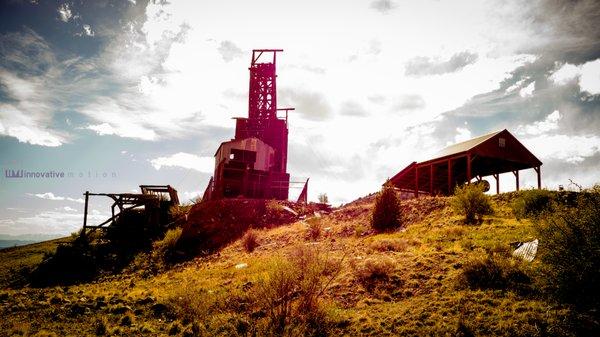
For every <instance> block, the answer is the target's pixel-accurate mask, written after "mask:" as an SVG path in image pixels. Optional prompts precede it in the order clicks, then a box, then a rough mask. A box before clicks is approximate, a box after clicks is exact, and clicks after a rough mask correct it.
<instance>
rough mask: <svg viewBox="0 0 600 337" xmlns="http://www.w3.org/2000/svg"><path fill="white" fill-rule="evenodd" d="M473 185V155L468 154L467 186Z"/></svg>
mask: <svg viewBox="0 0 600 337" xmlns="http://www.w3.org/2000/svg"><path fill="white" fill-rule="evenodd" d="M470 183H471V154H470V153H469V154H467V184H470Z"/></svg>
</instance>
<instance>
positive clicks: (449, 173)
mask: <svg viewBox="0 0 600 337" xmlns="http://www.w3.org/2000/svg"><path fill="white" fill-rule="evenodd" d="M448 194H452V159H448Z"/></svg>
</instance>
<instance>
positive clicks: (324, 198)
mask: <svg viewBox="0 0 600 337" xmlns="http://www.w3.org/2000/svg"><path fill="white" fill-rule="evenodd" d="M319 203H321V204H328V203H329V198H328V197H327V194H326V193H321V194H319Z"/></svg>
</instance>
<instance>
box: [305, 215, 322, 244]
mask: <svg viewBox="0 0 600 337" xmlns="http://www.w3.org/2000/svg"><path fill="white" fill-rule="evenodd" d="M306 222H307V223H308V233H307V235H306V238H307V239H308V240H312V241H317V240H318V239H319V237H320V236H321V233H322V232H323V225H322V221H321V218H317V217H313V218H310V219H308V220H306Z"/></svg>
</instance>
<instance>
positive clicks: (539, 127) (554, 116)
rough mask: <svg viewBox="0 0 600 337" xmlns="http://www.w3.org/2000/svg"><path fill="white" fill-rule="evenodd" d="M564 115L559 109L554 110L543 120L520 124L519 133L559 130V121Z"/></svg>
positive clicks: (531, 133)
mask: <svg viewBox="0 0 600 337" xmlns="http://www.w3.org/2000/svg"><path fill="white" fill-rule="evenodd" d="M561 118H562V115H561V114H560V112H559V111H558V110H554V112H552V113H551V114H549V115H548V116H547V117H546V119H544V120H543V121H538V122H535V123H533V124H530V125H519V127H518V128H517V134H520V135H541V134H543V133H547V132H549V131H553V130H558V121H560V119H561Z"/></svg>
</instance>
